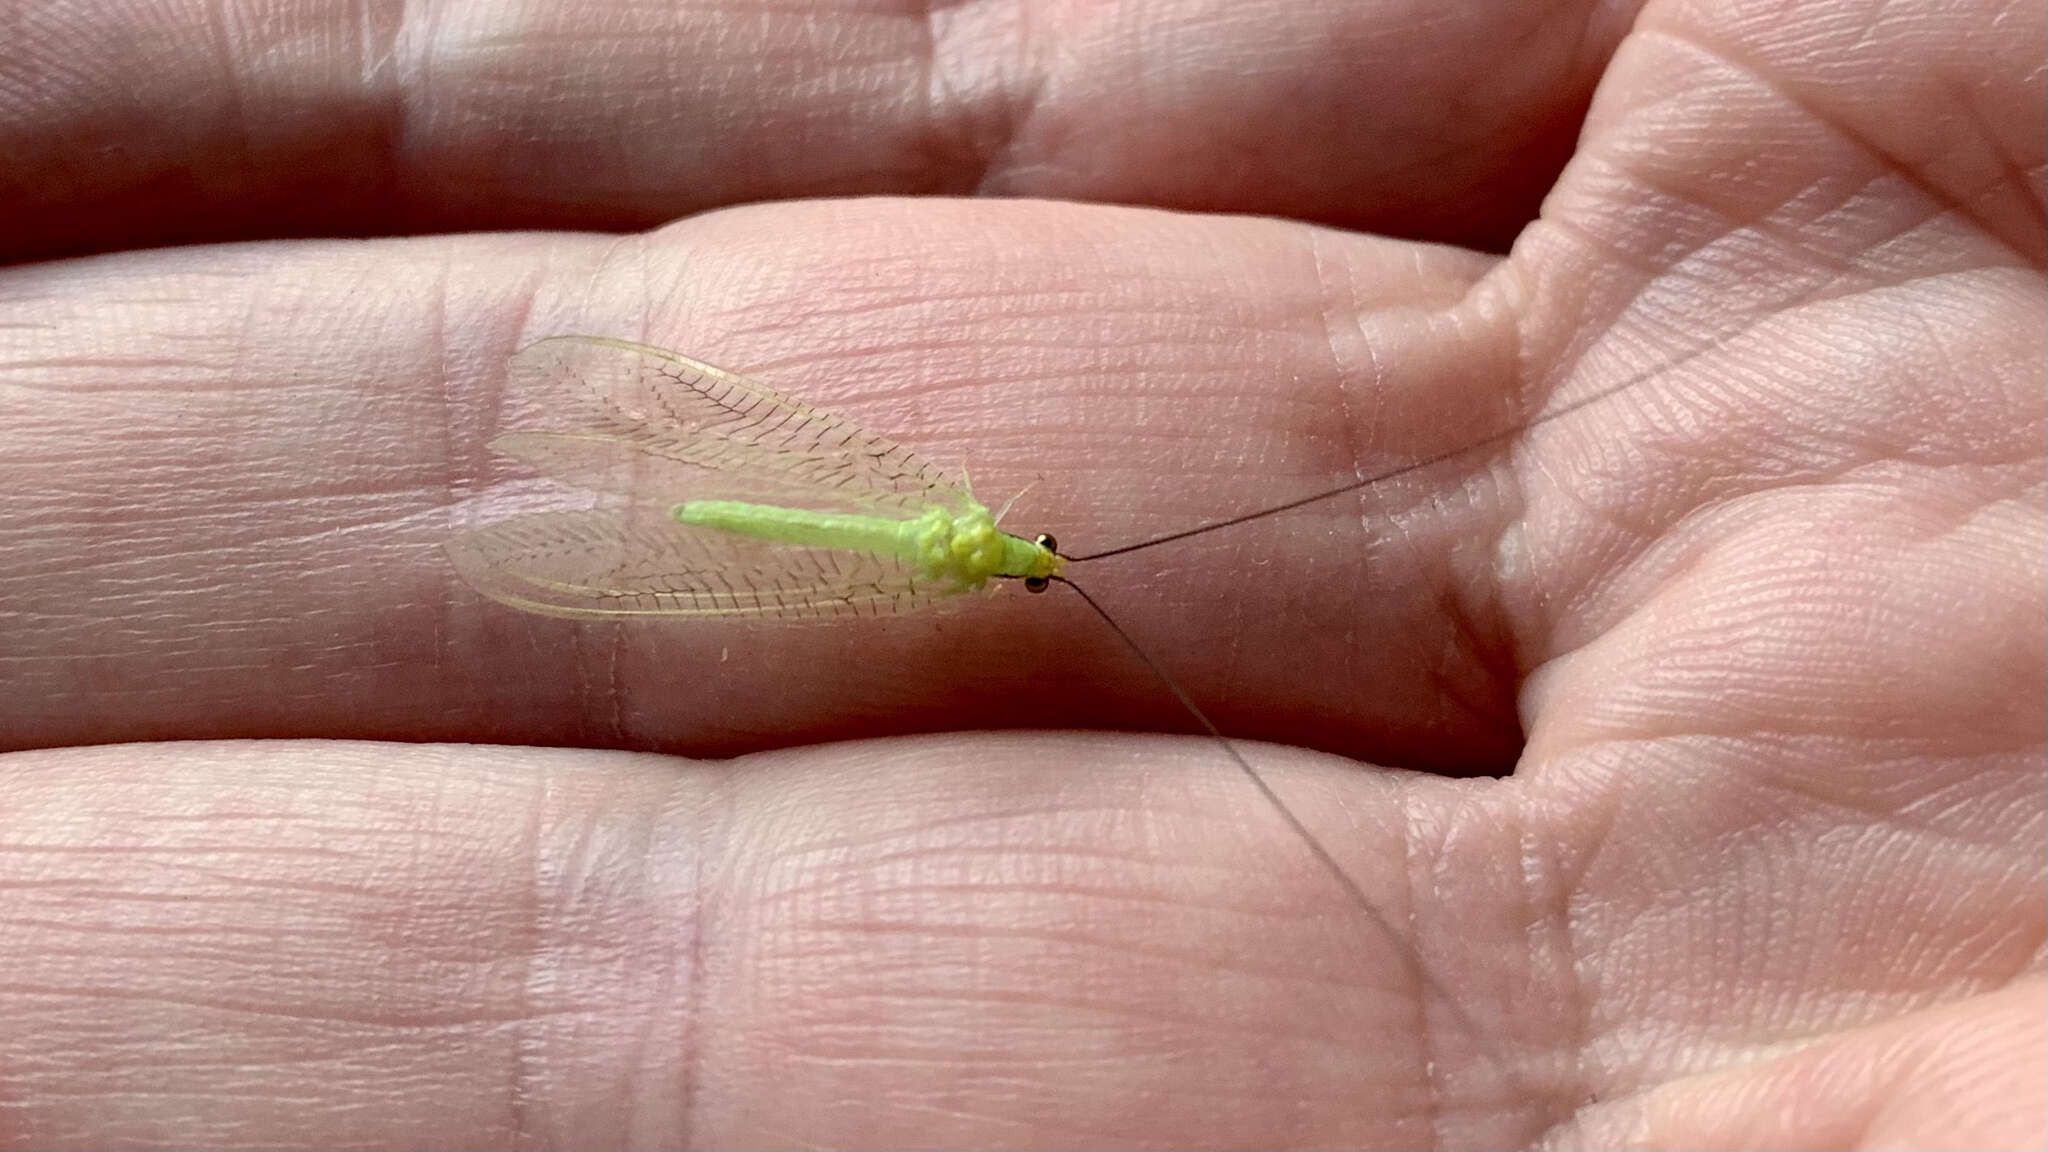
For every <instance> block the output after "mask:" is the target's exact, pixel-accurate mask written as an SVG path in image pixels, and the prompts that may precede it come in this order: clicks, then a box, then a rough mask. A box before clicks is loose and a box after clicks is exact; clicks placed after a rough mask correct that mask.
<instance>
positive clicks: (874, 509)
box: [448, 336, 1066, 619]
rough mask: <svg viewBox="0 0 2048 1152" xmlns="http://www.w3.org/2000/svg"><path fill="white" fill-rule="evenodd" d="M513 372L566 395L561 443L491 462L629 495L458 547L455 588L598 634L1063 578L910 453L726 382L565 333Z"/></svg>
mask: <svg viewBox="0 0 2048 1152" xmlns="http://www.w3.org/2000/svg"><path fill="white" fill-rule="evenodd" d="M510 371H511V375H512V377H513V379H514V381H515V383H527V384H538V385H540V386H542V387H543V388H544V389H545V391H546V393H547V394H548V395H550V396H554V397H560V398H562V400H563V402H564V405H565V407H567V408H569V409H570V411H568V412H565V413H563V415H565V416H567V417H568V420H569V424H570V426H569V427H566V428H564V429H563V430H559V431H531V432H514V433H510V434H508V435H505V436H500V437H499V438H497V439H496V440H494V441H492V445H491V446H492V447H493V448H495V449H497V450H498V451H500V452H503V453H505V454H507V455H510V456H515V457H518V458H519V459H521V460H524V461H526V462H527V463H529V464H532V465H533V466H534V467H536V468H538V469H540V470H541V471H542V472H545V473H547V474H549V475H551V476H553V477H555V478H556V479H558V480H563V481H566V482H568V483H571V484H575V485H578V486H582V487H587V488H596V489H598V490H600V491H614V492H624V493H627V494H629V495H630V496H632V497H633V498H634V500H633V502H631V503H628V504H627V505H626V506H625V507H623V508H618V509H598V510H591V511H576V512H551V513H543V514H540V515H535V516H525V517H521V518H518V519H514V520H508V521H504V522H502V523H498V524H492V525H487V526H485V527H483V528H480V529H478V530H476V531H474V532H470V533H467V534H465V535H462V536H460V537H457V538H456V539H455V540H454V541H452V542H450V544H449V545H448V553H449V556H450V558H451V559H452V560H453V561H454V563H455V568H456V571H457V572H459V573H461V575H462V577H463V578H464V579H465V580H467V581H468V582H469V583H470V584H471V585H472V586H474V587H475V588H476V589H477V591H479V592H482V593H483V594H484V595H486V596H489V597H491V598H492V599H494V600H498V601H500V602H502V603H504V604H507V605H510V606H511V607H514V608H519V609H523V610H525V611H529V612H540V613H545V614H548V615H553V616H570V617H582V618H594V619H622V618H633V617H649V616H653V617H664V616H666V617H694V616H829V615H838V614H844V613H868V614H883V613H892V612H907V611H911V610H914V609H917V608H921V607H923V606H925V605H927V604H931V603H934V602H936V601H939V600H943V599H946V598H948V597H953V596H959V595H962V594H965V593H972V592H979V591H981V590H982V589H983V588H985V587H986V586H987V585H988V583H989V581H991V580H994V579H1015V580H1022V581H1024V582H1025V584H1026V585H1027V586H1028V587H1030V588H1032V589H1033V590H1035V591H1043V590H1044V589H1045V587H1046V585H1047V583H1048V582H1049V581H1051V580H1053V579H1055V578H1057V577H1058V576H1059V575H1060V572H1061V570H1062V569H1063V568H1064V567H1065V564H1066V561H1065V560H1064V559H1063V558H1062V557H1061V556H1060V555H1059V554H1058V553H1057V552H1056V551H1055V550H1054V548H1053V541H1052V538H1051V537H1040V538H1039V539H1037V540H1026V539H1023V538H1022V537H1018V536H1012V535H1010V534H1009V533H1007V532H1004V531H1002V530H1001V529H999V528H997V527H996V521H997V520H998V519H999V518H1000V517H999V516H998V515H996V514H992V513H990V511H989V510H988V508H987V507H986V506H984V505H983V504H982V503H981V502H980V501H978V500H976V499H975V498H974V495H973V494H972V493H971V492H970V491H969V490H968V488H967V485H966V484H965V483H964V482H956V481H954V480H953V479H952V478H951V477H950V476H948V475H947V474H946V473H945V472H943V471H942V470H940V469H939V468H937V467H935V466H933V465H932V464H930V463H927V462H926V461H924V460H921V459H919V458H918V457H917V456H916V455H914V454H912V453H911V452H910V451H909V450H908V449H906V448H904V447H902V446H901V445H898V444H893V443H890V442H889V441H887V440H884V439H882V438H880V437H878V436H872V435H870V434H868V433H867V432H864V431H862V430H861V429H860V428H859V427H857V426H855V425H854V424H852V423H851V422H849V421H846V420H844V419H841V418H840V417H837V416H834V415H831V414H830V413H827V412H821V411H819V410H817V409H815V408H812V407H810V406H809V405H807V404H803V403H801V402H799V401H796V400H792V399H789V398H787V397H784V396H780V395H777V394H776V393H775V392H773V391H770V390H769V389H768V388H766V387H763V386H762V385H760V384H758V383H755V382H754V381H752V380H749V379H747V378H745V377H743V376H739V375H736V374H734V373H731V372H727V371H725V370H724V369H721V368H714V367H712V366H711V365H709V364H705V363H702V362H700V361H697V360H692V359H690V358H689V357H687V356H680V355H677V354H676V353H674V352H668V351H664V350H662V349H660V348H653V347H649V346H647V345H644V344H634V343H630V342H628V341H624V340H612V339H607V338H605V337H600V336H558V337H554V338H552V339H547V340H542V341H540V342H539V343H536V344H532V345H529V346H528V347H526V348H525V349H523V350H522V351H520V352H519V353H518V354H517V355H515V356H514V357H513V358H512V361H511V365H510ZM685 493H689V494H692V495H693V498H689V499H676V498H678V497H681V496H683V495H684V494H685ZM696 495H702V496H705V497H715V498H702V499H699V498H694V496H696ZM664 499H672V500H674V502H662V501H663V500H664Z"/></svg>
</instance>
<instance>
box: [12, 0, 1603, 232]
mask: <svg viewBox="0 0 2048 1152" xmlns="http://www.w3.org/2000/svg"><path fill="white" fill-rule="evenodd" d="M1626 7H1627V6H1623V8H1626ZM1626 20H1627V14H1626V12H1625V11H1620V10H1617V9H1616V8H1615V6H1613V5H1604V4H1596V3H1591V2H1590V0H1588V2H1581V3H1575V4H1561V5H1501V4H1484V3H1466V4H1455V5H1450V6H1444V5H1426V6H1413V5H1409V6H1403V5H1358V4H1347V3H1341V2H1318V3H1312V4H1301V3H1291V2H1284V0H1263V2H1260V3H1251V4H1246V3H1239V2H1233V0H1201V2H1199V3H1193V4H1190V3H1185V2H1182V0H1170V2H1169V0H1119V2H1118V3H1114V4H1109V5H1088V6H1082V7H1046V6H1043V5H1023V6H1018V5H964V6H950V7H941V8H938V9H933V10H930V11H927V10H924V9H922V8H918V7H915V6H913V7H911V8H908V9H906V8H905V7H903V6H901V5H888V4H874V3H867V2H862V0H844V2H842V3H839V4H836V5H827V6H822V7H821V6H817V5H806V6H804V7H802V8H801V9H800V10H799V9H789V10H786V11H775V12H763V11H762V10H761V9H760V8H759V7H758V6H754V5H747V4H739V3H722V4H693V5H688V6H673V5H651V6H649V5H632V4H625V3H617V2H612V3H605V4H600V5H598V6H597V7H594V8H593V7H592V6H590V5H588V4H571V3H563V2H559V0H558V2H554V3H543V4H538V5H521V6H493V5H485V6H463V5H432V4H430V5H417V4H412V5H403V4H395V3H382V4H372V5H368V6H364V5H360V4H351V3H342V2H340V0H319V2H317V3H311V4H304V5H295V6H293V7H292V8H290V9H288V10H285V9H275V8H266V9H263V10H262V11H261V12H258V11H256V10H254V9H251V10H248V11H243V10H239V9H231V10H228V11H225V12H222V11H220V10H217V9H215V8H213V7H209V6H207V5H204V4H198V3H180V4H169V5H154V6H148V5H144V6H137V5H120V4H111V3H106V2H104V0H98V2H93V3H87V4H84V5H79V4H73V3H57V2H54V0H51V2H44V3H37V4H32V5H29V6H28V7H27V8H26V9H24V10H23V11H22V12H20V13H19V14H18V15H17V16H16V18H15V19H14V20H13V21H12V23H11V24H10V45H9V47H8V48H6V49H5V50H4V51H0V215H4V217H5V218H6V219H8V220H9V221H10V222H11V225H10V227H9V228H8V229H7V230H6V232H7V235H6V238H5V239H4V240H0V244H4V245H5V246H6V247H5V248H4V249H0V258H5V257H11V258H15V259H21V258H24V257H26V256H29V255H35V254H49V253H56V252H68V251H78V250H82V249H92V250H109V249H115V248H121V247H132V246H147V245H154V244H161V243H166V242H172V241H190V240H199V239H231V238H245V237H265V236H276V235H306V234H318V235H334V234H336V233H342V234H371V233H384V232H393V231H403V232H418V231H429V230H435V229H458V230H475V229H486V228H509V227H551V228H565V227H590V228H607V229H633V228H642V227H648V226H651V225H654V224H656V223H659V222H661V221H665V220H669V219H673V218H675V217H678V216H682V215H685V214H688V213H691V212H694V211H698V210H701V209H704V208H708V207H713V206H718V205H724V204H732V203H736V202H744V201H757V200H766V199H778V198H788V197H803V196H817V195H836V194H853V193H874V192H886V193H928V192H946V193H969V192H982V193H995V194H1001V195H1013V196H1050V197H1061V198H1069V199H1081V200H1115V201H1125V202H1132V203H1142V204H1156V205H1165V206H1175V207H1185V208H1208V209H1221V210H1230V211H1247V212H1261V213H1272V214H1281V215H1291V216H1300V217H1307V218H1313V219H1318V220H1326V221H1334V222H1343V223H1348V224H1355V225H1362V226H1369V227H1373V228H1375V229H1378V230H1381V231H1387V232H1397V233H1407V234H1415V235H1428V236H1438V237H1445V238H1452V239H1459V240H1465V241H1470V242H1476V243H1481V244H1488V245H1493V246H1499V245H1502V244H1504V243H1505V241H1506V240H1507V238H1508V237H1510V236H1512V234H1513V232H1514V231H1515V230H1516V229H1517V228H1519V227H1520V226H1521V224H1522V223H1523V222H1524V221H1525V220H1527V219H1528V217H1529V216H1530V214H1531V212H1532V210H1533V207H1534V205H1535V202H1536V199H1537V198H1538V197H1539V196H1541V194H1542V192H1543V190H1544V188H1545V187H1547V185H1548V183H1549V180H1550V177H1551V176H1552V175H1553V174H1554V173H1555V171H1556V169H1557V166H1558V165H1559V164H1560V163H1562V160H1563V158H1564V156H1565V155H1566V153H1567V151H1568V150H1569V147H1570V142H1571V139H1572V137H1573V134H1574V133H1575V131H1576V121H1577V117H1578V114H1579V111H1580V109H1582V108H1583V107H1584V104H1585V101H1586V98H1587V95H1588V94H1589V93H1590V91H1591V88H1592V84H1593V81H1594V79H1595V78H1596V77H1597V75H1598V72H1599V68H1600V65H1601V62H1602V61H1603V60H1604V58H1605V55H1606V52H1607V51H1608V49H1609V47H1610V46H1611V45H1612V43H1613V42H1614V40H1615V39H1616V38H1618V37H1619V35H1620V32H1621V30H1622V28H1623V27H1625V24H1626Z"/></svg>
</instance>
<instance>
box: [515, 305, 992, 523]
mask: <svg viewBox="0 0 2048 1152" xmlns="http://www.w3.org/2000/svg"><path fill="white" fill-rule="evenodd" d="M509 373H510V381H511V384H512V386H513V387H514V388H515V389H521V390H527V389H530V390H532V391H533V392H534V394H536V395H539V396H542V397H545V398H546V399H547V401H548V403H549V410H550V411H551V412H560V413H562V414H564V415H565V416H567V418H568V419H569V420H571V421H572V422H573V425H574V426H573V427H569V428H564V429H560V430H543V431H539V432H527V433H513V434H511V435H510V436H507V437H501V438H500V440H499V441H496V442H494V446H497V447H500V448H502V449H503V450H504V451H506V452H508V453H510V454H513V455H517V456H519V457H521V458H523V459H526V460H528V461H530V462H532V463H534V464H535V465H536V466H538V467H541V468H543V469H545V470H547V471H548V472H549V474H550V475H553V476H556V477H557V478H559V479H562V480H565V481H568V482H570V483H574V484H579V485H583V486H586V487H597V488H601V489H607V490H618V489H617V487H616V486H617V485H618V484H620V483H622V482H624V483H629V484H631V485H633V486H634V487H633V488H632V489H631V492H632V496H633V498H634V500H635V501H636V502H653V501H674V500H678V499H684V498H690V499H711V498H715V499H747V498H749V497H748V496H747V495H744V494H740V493H738V492H736V491H735V489H734V483H735V481H737V482H740V483H743V484H745V485H748V486H750V487H751V488H752V489H753V490H754V491H755V492H756V493H757V494H758V495H757V496H756V497H755V498H760V499H765V500H767V501H769V502H774V503H781V504H786V505H790V506H795V507H812V508H820V509H826V510H840V509H845V510H858V511H862V512H867V513H870V514H880V515H901V516H905V517H908V516H914V515H916V514H918V513H919V512H921V511H923V510H924V509H925V508H927V507H929V506H931V505H933V504H939V505H941V506H945V507H949V508H959V507H961V506H963V505H964V504H965V503H966V501H967V500H968V496H967V493H966V491H965V490H964V489H963V488H962V487H961V486H960V485H958V484H957V483H955V482H954V481H953V479H952V478H951V477H949V476H948V475H947V474H946V473H945V472H944V470H942V469H940V468H938V467H937V466H935V465H933V464H931V463H929V462H927V461H925V460H923V459H921V458H920V457H918V456H917V455H916V454H915V453H913V452H911V451H910V450H909V449H907V448H905V447H903V446H902V445H900V444H897V443H895V442H893V441H890V440H886V439H883V438H882V437H879V436H874V435H871V434H869V433H867V432H865V431H863V430H862V429H861V428H860V427H859V426H858V425H856V424H854V423H852V422H851V421H848V420H845V419H843V418H841V417H838V416H834V415H832V414H831V413H829V412H823V411H820V410H818V409H816V408H812V407H811V406H809V405H807V404H804V403H802V402H801V401H797V400H792V399H789V398H788V397H785V396H781V395H779V394H777V393H776V392H774V391H772V390H770V389H769V388H767V387H765V386H763V385H761V384H759V383H757V382H755V381H753V380H749V379H747V378H746V377H744V376H740V375H738V374H736V373H732V372H727V371H726V370H724V369H722V368H717V367H714V366H712V365H710V364H706V363H703V362H702V361H699V360H693V359H691V358H689V357H687V356H682V355H679V354H677V353H674V352H669V351H667V350H665V349H661V348H655V347H651V346H649V345H645V344H635V343H632V342H630V341H625V340H613V339H610V338H607V337H601V336H557V337H551V338H549V339H546V340H541V341H539V342H537V343H534V344H531V345H528V346H527V347H526V348H524V349H522V350H520V352H519V353H518V354H516V355H515V356H513V357H512V360H511V362H510V364H509ZM631 457H640V458H643V459H642V461H640V462H635V461H632V460H631V459H630V458H631ZM706 472H709V473H715V474H716V479H713V478H711V477H710V476H707V475H705V473H706Z"/></svg>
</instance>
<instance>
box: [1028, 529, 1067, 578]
mask: <svg viewBox="0 0 2048 1152" xmlns="http://www.w3.org/2000/svg"><path fill="white" fill-rule="evenodd" d="M1032 543H1034V544H1036V545H1038V546H1039V547H1040V548H1043V549H1045V550H1046V551H1047V552H1058V551H1059V550H1060V542H1059V541H1057V540H1055V539H1053V538H1052V533H1050V532H1041V533H1039V534H1038V539H1036V540H1034V541H1032ZM1036 591H1039V592H1043V591H1045V589H1043V588H1039V589H1036Z"/></svg>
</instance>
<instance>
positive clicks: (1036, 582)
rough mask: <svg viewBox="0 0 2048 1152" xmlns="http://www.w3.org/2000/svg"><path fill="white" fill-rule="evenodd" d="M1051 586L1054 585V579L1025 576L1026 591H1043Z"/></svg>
mask: <svg viewBox="0 0 2048 1152" xmlns="http://www.w3.org/2000/svg"><path fill="white" fill-rule="evenodd" d="M1050 587H1052V581H1050V580H1047V579H1046V578H1045V577H1043V576H1026V577H1025V578H1024V590H1025V591H1026V592H1043V591H1045V590H1046V589H1047V588H1050Z"/></svg>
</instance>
